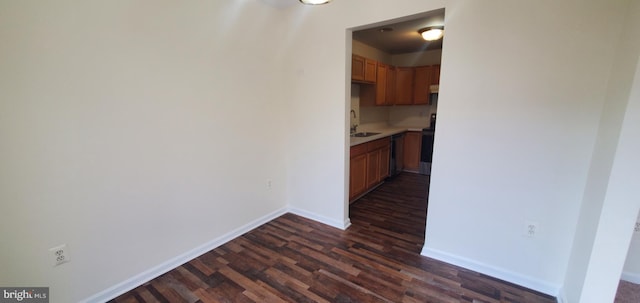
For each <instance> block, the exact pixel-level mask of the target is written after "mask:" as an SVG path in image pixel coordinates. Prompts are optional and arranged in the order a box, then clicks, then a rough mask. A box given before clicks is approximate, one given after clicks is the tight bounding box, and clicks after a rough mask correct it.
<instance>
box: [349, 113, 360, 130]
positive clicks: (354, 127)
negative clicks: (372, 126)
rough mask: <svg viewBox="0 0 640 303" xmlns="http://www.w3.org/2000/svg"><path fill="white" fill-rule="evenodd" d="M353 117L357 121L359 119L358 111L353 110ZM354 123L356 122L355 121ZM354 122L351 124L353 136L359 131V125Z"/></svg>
mask: <svg viewBox="0 0 640 303" xmlns="http://www.w3.org/2000/svg"><path fill="white" fill-rule="evenodd" d="M351 115H352V116H353V119H356V118H357V117H356V111H355V110H353V109H352V110H351ZM354 122H355V121H354ZM354 122H352V123H351V130H350V133H351V134H354V133H356V132H357V131H358V124H356V123H354Z"/></svg>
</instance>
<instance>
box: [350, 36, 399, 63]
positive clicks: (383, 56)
mask: <svg viewBox="0 0 640 303" xmlns="http://www.w3.org/2000/svg"><path fill="white" fill-rule="evenodd" d="M351 47H352V50H351V51H352V53H354V54H356V55H360V56H362V57H365V58H369V59H373V60H376V61H378V62H382V63H385V64H391V55H390V54H387V53H385V52H383V51H381V50H379V49H377V48H374V47H371V46H369V45H367V44H364V43H362V42H360V41H356V40H353V41H352V44H351Z"/></svg>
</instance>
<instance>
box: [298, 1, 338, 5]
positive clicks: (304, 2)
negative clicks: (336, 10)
mask: <svg viewBox="0 0 640 303" xmlns="http://www.w3.org/2000/svg"><path fill="white" fill-rule="evenodd" d="M300 2H301V3H302V4H307V5H318V4H326V3H329V2H331V0H300Z"/></svg>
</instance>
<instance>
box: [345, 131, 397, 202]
mask: <svg viewBox="0 0 640 303" xmlns="http://www.w3.org/2000/svg"><path fill="white" fill-rule="evenodd" d="M390 156H391V138H390V137H386V138H383V139H378V140H375V141H371V142H367V143H363V144H359V145H355V146H352V147H351V157H350V164H349V170H350V173H349V201H350V202H353V200H354V198H356V197H358V196H360V195H361V194H363V193H365V192H367V191H368V190H370V189H371V188H373V187H375V186H377V185H378V184H379V183H380V182H382V181H384V179H385V178H386V177H388V176H389V157H390Z"/></svg>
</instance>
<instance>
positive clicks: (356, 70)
mask: <svg viewBox="0 0 640 303" xmlns="http://www.w3.org/2000/svg"><path fill="white" fill-rule="evenodd" d="M377 66H378V63H377V62H376V61H375V60H372V59H368V58H365V57H362V56H358V55H351V81H353V82H363V83H376V74H377V70H376V69H377Z"/></svg>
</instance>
